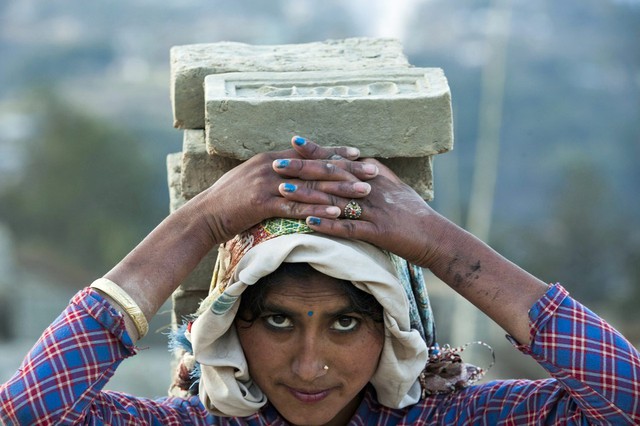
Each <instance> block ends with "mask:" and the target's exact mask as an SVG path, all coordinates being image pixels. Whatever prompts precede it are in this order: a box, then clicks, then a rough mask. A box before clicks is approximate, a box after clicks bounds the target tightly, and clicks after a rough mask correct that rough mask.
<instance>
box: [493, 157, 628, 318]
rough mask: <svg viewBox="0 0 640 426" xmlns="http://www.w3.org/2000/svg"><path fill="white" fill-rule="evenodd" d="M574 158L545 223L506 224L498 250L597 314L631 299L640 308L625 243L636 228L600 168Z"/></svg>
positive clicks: (561, 182) (553, 197)
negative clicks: (558, 285) (561, 285)
mask: <svg viewBox="0 0 640 426" xmlns="http://www.w3.org/2000/svg"><path fill="white" fill-rule="evenodd" d="M576 157H577V158H575V160H574V161H573V162H571V163H569V164H568V165H567V166H566V169H565V170H564V172H563V174H564V176H563V178H562V179H561V180H560V181H559V182H558V185H557V187H556V188H555V189H554V194H553V195H552V198H551V202H550V204H549V205H548V206H547V213H548V214H547V215H546V218H547V219H546V220H545V221H544V222H543V223H531V224H529V225H525V226H522V225H518V224H513V225H512V226H508V225H505V224H502V226H500V227H499V229H500V234H499V235H498V237H497V238H496V245H497V246H499V250H501V251H503V252H505V253H507V254H508V256H509V257H510V258H511V259H513V260H514V261H515V262H516V263H518V264H520V265H522V266H523V267H524V268H525V269H527V270H529V271H531V272H532V273H533V274H534V275H536V276H538V277H540V278H541V279H543V280H546V281H549V282H556V281H558V282H561V283H565V284H566V285H567V286H568V287H570V288H571V291H572V293H573V294H574V296H576V297H577V298H578V300H580V301H582V302H584V303H586V304H587V305H591V306H597V307H598V309H599V310H611V309H612V307H614V306H620V304H621V303H622V302H623V301H628V300H629V297H634V298H635V300H634V303H635V304H637V303H640V297H638V296H640V292H634V291H632V288H631V285H630V283H631V276H630V274H629V270H628V267H629V261H630V260H631V258H630V257H629V256H627V255H624V254H625V253H628V252H629V251H630V250H632V247H631V246H632V243H631V241H630V240H629V239H628V238H627V237H628V235H629V231H628V226H629V225H631V224H632V223H633V222H632V221H631V220H629V218H627V217H626V216H625V214H624V212H620V211H619V209H617V207H616V206H618V205H620V203H619V202H618V201H617V200H616V194H615V192H614V191H613V190H612V187H611V186H610V185H609V184H608V182H607V180H606V178H605V175H603V174H602V173H601V171H600V170H599V168H598V167H596V165H595V164H594V163H592V162H590V161H588V160H586V159H584V158H583V159H578V158H579V156H576ZM516 227H519V229H514V228H516ZM514 235H517V236H518V237H517V238H514ZM636 250H637V249H636ZM634 293H635V294H634Z"/></svg>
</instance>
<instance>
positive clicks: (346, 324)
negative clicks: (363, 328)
mask: <svg viewBox="0 0 640 426" xmlns="http://www.w3.org/2000/svg"><path fill="white" fill-rule="evenodd" d="M359 323H360V321H359V320H358V318H354V317H346V316H345V317H340V318H338V319H337V320H336V321H335V322H334V323H333V329H334V330H337V331H352V330H354V329H355V328H356V327H357V326H358V324H359Z"/></svg>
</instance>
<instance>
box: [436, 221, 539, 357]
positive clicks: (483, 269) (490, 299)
mask: <svg viewBox="0 0 640 426" xmlns="http://www.w3.org/2000/svg"><path fill="white" fill-rule="evenodd" d="M429 220H432V221H433V220H435V221H437V222H438V224H437V227H438V229H439V231H440V232H441V243H440V244H439V246H438V250H437V256H435V257H434V258H433V260H432V262H430V264H429V265H427V266H428V267H429V268H430V270H431V271H432V272H433V273H434V274H435V275H436V276H437V277H438V278H440V279H441V280H442V281H444V282H445V283H447V284H448V285H449V286H450V287H451V288H452V289H454V290H455V291H456V292H458V293H459V294H460V295H462V296H463V297H464V298H466V299H467V300H469V301H470V302H471V303H473V304H474V305H475V306H476V307H478V308H479V309H480V310H482V311H483V312H484V313H485V314H487V315H488V316H489V317H490V318H492V319H493V320H494V321H495V322H496V323H498V324H499V325H500V326H501V327H502V328H504V329H505V330H506V331H507V332H508V333H509V334H511V336H513V337H514V338H515V339H516V340H517V341H518V342H520V343H522V344H528V343H529V339H530V337H529V317H528V312H529V309H530V308H531V306H533V304H534V303H535V302H536V301H537V300H538V299H539V298H540V297H542V295H543V294H544V293H545V291H546V290H547V288H548V286H547V285H546V284H545V283H544V282H542V281H540V280H539V279H537V278H536V277H534V276H533V275H531V274H529V273H528V272H526V271H524V270H523V269H521V268H520V267H518V266H517V265H515V264H514V263H512V262H510V261H509V260H507V259H505V258H504V257H503V256H501V255H500V254H499V253H497V252H496V251H495V250H493V249H492V248H491V247H489V246H488V245H486V244H485V243H483V242H482V241H480V240H479V239H478V238H476V237H475V236H473V235H472V234H470V233H468V232H467V231H465V230H463V229H462V228H460V227H458V226H457V225H455V224H453V223H452V222H450V221H448V220H447V219H446V218H444V217H442V216H438V217H436V218H433V217H431V218H429ZM429 228H430V229H433V225H430V226H429Z"/></svg>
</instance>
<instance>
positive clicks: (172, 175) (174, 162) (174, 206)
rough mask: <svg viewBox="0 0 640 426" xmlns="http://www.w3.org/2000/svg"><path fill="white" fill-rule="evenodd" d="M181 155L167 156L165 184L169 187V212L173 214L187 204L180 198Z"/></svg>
mask: <svg viewBox="0 0 640 426" xmlns="http://www.w3.org/2000/svg"><path fill="white" fill-rule="evenodd" d="M181 175H182V153H181V152H175V153H172V154H169V155H167V182H168V185H169V212H171V213H173V212H174V211H176V210H178V209H179V208H180V207H182V206H183V205H184V203H186V202H187V200H186V198H184V197H183V196H182V184H181V181H182V178H181Z"/></svg>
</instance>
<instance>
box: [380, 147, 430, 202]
mask: <svg viewBox="0 0 640 426" xmlns="http://www.w3.org/2000/svg"><path fill="white" fill-rule="evenodd" d="M379 160H380V162H381V163H382V164H384V165H385V166H387V167H389V168H390V169H391V171H393V172H394V173H395V174H396V175H397V176H398V177H399V178H400V179H402V181H403V182H404V183H406V184H407V185H409V186H410V187H412V188H413V189H414V191H416V192H417V193H418V195H420V196H421V197H422V198H423V199H424V200H426V201H431V200H433V158H432V157H416V158H380V159H379Z"/></svg>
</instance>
